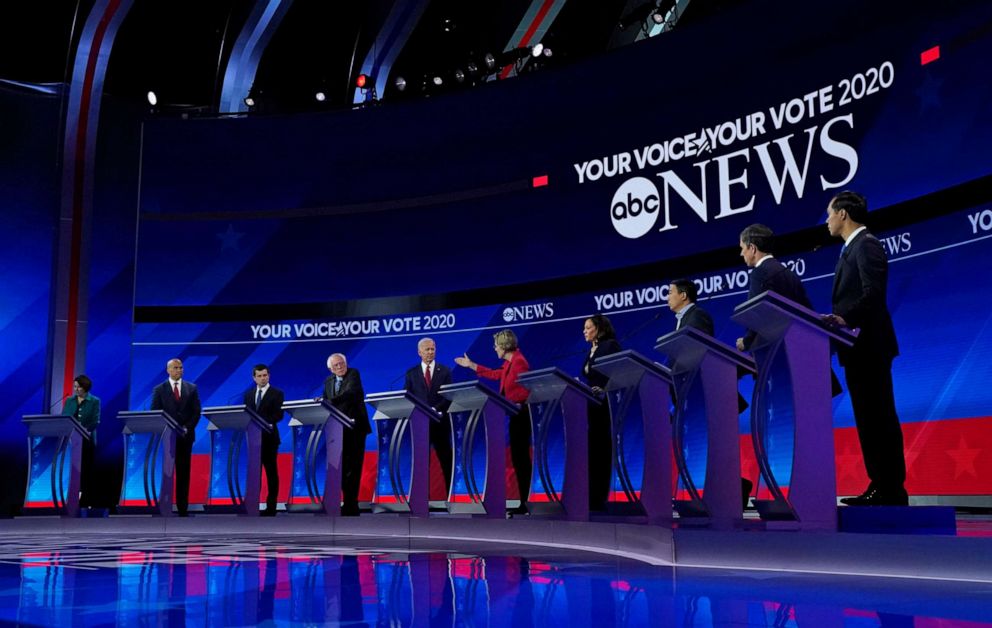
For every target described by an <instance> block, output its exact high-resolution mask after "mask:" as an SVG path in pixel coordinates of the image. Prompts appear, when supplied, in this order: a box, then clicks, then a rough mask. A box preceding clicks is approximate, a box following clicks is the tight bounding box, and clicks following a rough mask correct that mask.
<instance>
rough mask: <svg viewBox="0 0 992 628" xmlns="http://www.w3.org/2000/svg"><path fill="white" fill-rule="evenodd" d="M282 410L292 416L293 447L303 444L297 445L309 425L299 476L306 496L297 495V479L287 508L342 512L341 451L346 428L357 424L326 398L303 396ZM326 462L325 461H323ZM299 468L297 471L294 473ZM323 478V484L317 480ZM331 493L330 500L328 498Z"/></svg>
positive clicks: (348, 428) (327, 512)
mask: <svg viewBox="0 0 992 628" xmlns="http://www.w3.org/2000/svg"><path fill="white" fill-rule="evenodd" d="M282 408H283V410H285V411H286V412H288V413H289V415H290V416H291V417H292V418H291V419H290V420H289V426H290V428H292V429H293V449H294V452H295V451H296V450H297V449H300V447H298V446H297V442H296V441H297V439H299V438H303V436H302V435H303V430H302V428H304V427H310V428H311V429H310V431H309V432H308V433H307V435H306V439H307V441H306V443H305V444H304V446H303V447H302V449H303V456H302V463H303V469H302V472H301V473H300V475H302V477H303V480H304V483H305V484H304V486H305V488H306V495H297V494H296V489H297V482H296V481H295V477H294V481H293V483H292V485H291V486H292V488H291V491H290V496H289V501H290V504H289V505H288V506H287V509H288V510H307V511H313V510H321V511H323V512H324V513H326V514H328V515H330V516H332V517H337V516H340V515H341V476H342V471H341V451H342V442H343V438H344V430H350V429H353V428H354V427H355V421H354V419H352V418H351V417H349V416H348V415H347V414H345V413H344V412H341V411H340V410H338V409H337V408H335V407H334V406H332V405H331V404H330V403H329V402H328V401H327V400H325V399H320V400H311V399H300V400H298V401H287V402H285V403H283V405H282ZM321 438H323V441H324V454H325V455H324V460H323V461H321V460H320V459H319V455H318V452H319V450H320V442H321ZM293 460H294V464H299V462H300V461H301V460H300V458H299V457H298V456H295V455H294V457H293ZM321 462H323V464H321ZM297 471H299V470H298V469H295V470H294V474H293V475H294V476H296V475H297V473H296V472H297ZM321 477H322V478H323V480H324V486H323V487H321V486H320V484H319V482H318V480H319V479H320V478H321ZM328 495H330V496H331V499H327V496H328Z"/></svg>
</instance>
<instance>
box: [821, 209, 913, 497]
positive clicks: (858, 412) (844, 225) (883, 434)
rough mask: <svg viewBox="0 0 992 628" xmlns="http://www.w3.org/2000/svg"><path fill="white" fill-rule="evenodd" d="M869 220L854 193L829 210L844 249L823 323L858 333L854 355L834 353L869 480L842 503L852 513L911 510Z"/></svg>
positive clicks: (879, 258)
mask: <svg viewBox="0 0 992 628" xmlns="http://www.w3.org/2000/svg"><path fill="white" fill-rule="evenodd" d="M867 219H868V204H867V202H866V201H865V198H864V197H863V196H861V195H860V194H857V193H855V192H841V193H840V194H838V195H837V196H835V197H834V198H833V199H832V200H831V201H830V203H829V205H828V206H827V229H828V231H830V235H832V236H834V237H835V238H841V239H843V240H844V246H843V247H842V248H841V253H840V259H839V260H838V261H837V267H836V269H835V270H834V287H833V298H832V302H833V312H832V313H831V314H825V315H823V319H824V321H825V322H827V323H828V324H831V325H836V326H838V327H849V328H851V329H859V330H860V332H859V333H858V337H857V338H856V339H855V341H854V344H853V345H852V346H851V347H838V348H837V358H838V360H839V361H840V363H841V366H843V367H844V379H845V380H846V381H847V389H848V391H849V392H850V394H851V406H852V408H853V410H854V422H855V424H856V425H857V428H858V440H859V441H860V443H861V453H862V456H863V457H864V464H865V470H866V471H867V473H868V479H869V480H870V482H869V484H868V488H867V489H865V492H864V493H862V494H861V495H858V496H857V497H846V498H844V499H842V500H841V501H842V502H843V503H845V504H847V505H849V506H906V505H908V503H909V496H908V495H907V493H906V489H905V487H904V483H905V481H906V459H905V455H904V453H903V436H902V427H901V426H900V425H899V416H898V414H896V401H895V395H894V393H893V391H892V360H893V359H895V357H896V356H897V355H899V344H898V342H897V340H896V332H895V327H894V326H893V325H892V317H891V316H890V314H889V307H888V303H887V300H886V291H887V288H888V280H889V262H888V259H887V258H886V256H885V249H883V248H882V243H881V242H879V241H878V239H877V238H876V237H875V236H873V235H872V234H871V233H869V232H868V230H867V228H866V227H865V222H866V221H867Z"/></svg>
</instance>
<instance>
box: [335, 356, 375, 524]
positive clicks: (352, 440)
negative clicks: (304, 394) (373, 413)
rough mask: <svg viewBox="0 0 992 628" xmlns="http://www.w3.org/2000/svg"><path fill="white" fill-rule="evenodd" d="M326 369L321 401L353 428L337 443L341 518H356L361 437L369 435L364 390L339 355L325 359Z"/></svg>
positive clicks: (360, 481) (355, 372)
mask: <svg viewBox="0 0 992 628" xmlns="http://www.w3.org/2000/svg"><path fill="white" fill-rule="evenodd" d="M327 369H328V370H329V371H330V372H331V375H330V377H328V378H327V379H325V380H324V399H327V400H328V401H330V402H331V405H333V406H334V407H335V408H337V409H338V410H340V411H341V412H343V413H345V414H346V415H348V416H349V417H351V418H352V419H353V420H354V421H355V427H353V428H352V429H350V430H349V429H346V430H344V434H343V437H342V443H341V473H342V477H341V492H342V493H343V494H344V500H343V505H342V508H341V514H342V515H343V516H345V517H357V516H358V489H359V488H360V487H361V483H362V463H363V462H364V461H365V437H366V436H367V435H368V434H369V433H371V432H372V426H371V425H370V424H369V411H368V408H366V407H365V389H364V388H362V377H361V375H359V374H358V370H357V369H353V368H348V359H347V358H346V357H345V356H344V355H343V354H340V353H333V354H331V356H330V357H328V358H327ZM329 498H331V499H337V496H331V495H325V496H324V499H329Z"/></svg>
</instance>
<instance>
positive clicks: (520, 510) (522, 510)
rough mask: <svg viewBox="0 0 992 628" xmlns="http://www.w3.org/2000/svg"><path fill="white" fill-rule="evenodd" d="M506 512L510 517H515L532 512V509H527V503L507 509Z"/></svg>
mask: <svg viewBox="0 0 992 628" xmlns="http://www.w3.org/2000/svg"><path fill="white" fill-rule="evenodd" d="M506 514H507V516H508V517H510V518H511V519H512V518H513V517H515V516H517V515H526V514H530V511H529V510H527V505H526V504H520V505H519V506H517V507H516V508H510V509H509V510H507V511H506Z"/></svg>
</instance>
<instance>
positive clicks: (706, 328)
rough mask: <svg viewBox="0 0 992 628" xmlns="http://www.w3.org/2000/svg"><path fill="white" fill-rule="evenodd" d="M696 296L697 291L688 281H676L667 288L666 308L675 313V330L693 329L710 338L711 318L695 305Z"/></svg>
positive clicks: (711, 331) (711, 333) (711, 329)
mask: <svg viewBox="0 0 992 628" xmlns="http://www.w3.org/2000/svg"><path fill="white" fill-rule="evenodd" d="M698 296H699V289H698V288H696V284H695V283H693V282H692V281H691V280H689V279H676V280H675V281H673V282H672V283H671V285H669V286H668V308H669V309H670V310H672V311H673V312H675V329H676V331H677V330H679V329H682V328H683V327H693V328H695V329H698V330H699V331H701V332H703V333H704V334H707V335H709V336H712V335H713V317H712V316H710V313H709V312H707V311H706V310H704V309H703V308H701V307H700V306H698V305H697V304H696V298H697V297H698Z"/></svg>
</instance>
